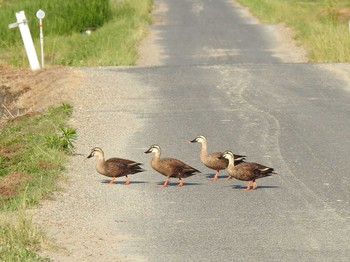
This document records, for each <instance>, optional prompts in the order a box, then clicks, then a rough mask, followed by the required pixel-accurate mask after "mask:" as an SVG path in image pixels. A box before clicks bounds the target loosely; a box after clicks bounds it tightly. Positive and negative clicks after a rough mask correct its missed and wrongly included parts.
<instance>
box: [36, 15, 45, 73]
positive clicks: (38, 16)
mask: <svg viewBox="0 0 350 262" xmlns="http://www.w3.org/2000/svg"><path fill="white" fill-rule="evenodd" d="M36 17H37V18H38V19H39V27H40V51H41V67H42V68H44V34H43V19H44V17H45V12H44V11H43V10H41V9H39V10H38V12H36Z"/></svg>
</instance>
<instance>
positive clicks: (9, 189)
mask: <svg viewBox="0 0 350 262" xmlns="http://www.w3.org/2000/svg"><path fill="white" fill-rule="evenodd" d="M29 180H30V176H29V175H28V174H26V173H24V172H12V173H9V174H7V175H6V176H5V177H3V178H2V179H1V180H0V195H1V196H2V197H4V198H9V197H12V196H15V195H17V194H18V193H19V192H20V189H21V187H22V186H23V185H24V184H25V183H26V182H28V181H29Z"/></svg>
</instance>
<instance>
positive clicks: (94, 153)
mask: <svg viewBox="0 0 350 262" xmlns="http://www.w3.org/2000/svg"><path fill="white" fill-rule="evenodd" d="M93 156H96V157H98V158H101V157H102V158H103V157H104V153H103V150H102V149H101V148H99V147H94V148H93V149H91V153H90V155H88V156H87V157H86V158H91V157H93Z"/></svg>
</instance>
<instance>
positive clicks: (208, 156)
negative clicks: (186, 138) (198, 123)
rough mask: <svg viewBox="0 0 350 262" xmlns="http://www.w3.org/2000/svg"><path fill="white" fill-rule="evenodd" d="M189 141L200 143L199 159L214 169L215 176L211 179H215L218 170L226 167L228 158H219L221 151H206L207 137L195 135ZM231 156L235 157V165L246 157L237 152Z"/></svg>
mask: <svg viewBox="0 0 350 262" xmlns="http://www.w3.org/2000/svg"><path fill="white" fill-rule="evenodd" d="M190 142H191V143H201V145H202V148H201V152H200V158H201V161H202V163H203V164H204V165H205V166H206V167H208V168H210V169H213V170H215V171H216V173H215V176H214V178H212V179H213V180H217V179H218V176H219V172H220V170H224V169H226V168H227V166H228V160H227V159H225V158H220V157H221V156H222V152H213V153H208V152H207V144H208V143H207V139H206V138H205V137H204V136H202V135H200V136H197V137H196V138H195V139H193V140H191V141H190ZM233 157H234V159H235V164H236V165H237V164H239V163H241V162H243V161H244V160H245V158H246V156H243V155H237V154H234V155H233Z"/></svg>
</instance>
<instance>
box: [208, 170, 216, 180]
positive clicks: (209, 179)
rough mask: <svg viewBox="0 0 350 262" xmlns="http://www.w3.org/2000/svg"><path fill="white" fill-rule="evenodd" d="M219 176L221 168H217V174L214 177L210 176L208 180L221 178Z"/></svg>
mask: <svg viewBox="0 0 350 262" xmlns="http://www.w3.org/2000/svg"><path fill="white" fill-rule="evenodd" d="M218 176H219V170H216V172H215V176H214V177H212V178H208V180H218V179H219V178H218Z"/></svg>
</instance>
